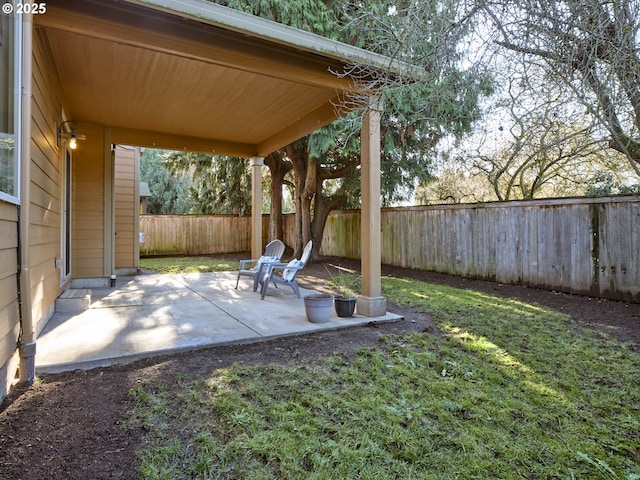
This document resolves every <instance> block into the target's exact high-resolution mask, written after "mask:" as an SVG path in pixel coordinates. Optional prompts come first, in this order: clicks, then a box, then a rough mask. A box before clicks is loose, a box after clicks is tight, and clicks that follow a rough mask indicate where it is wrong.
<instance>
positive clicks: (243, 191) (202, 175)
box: [164, 152, 251, 215]
mask: <svg viewBox="0 0 640 480" xmlns="http://www.w3.org/2000/svg"><path fill="white" fill-rule="evenodd" d="M164 158H165V161H166V165H167V167H168V168H169V171H170V172H171V173H172V174H174V175H185V174H190V175H191V188H190V189H189V193H190V197H191V200H192V203H193V213H199V214H205V215H214V214H217V215H224V214H236V215H246V214H249V213H251V174H250V172H249V162H248V160H247V159H244V158H237V157H221V156H218V155H209V154H204V153H194V152H169V153H167V154H165V156H164Z"/></svg>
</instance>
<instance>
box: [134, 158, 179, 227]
mask: <svg viewBox="0 0 640 480" xmlns="http://www.w3.org/2000/svg"><path fill="white" fill-rule="evenodd" d="M167 153H168V152H166V151H164V150H157V149H153V148H146V149H144V151H143V152H142V155H141V156H140V179H141V180H142V181H143V182H147V184H148V185H149V190H150V191H151V194H152V197H151V198H149V199H147V212H148V213H151V214H156V215H158V214H184V213H189V211H190V210H191V201H190V199H189V187H190V182H189V179H188V177H187V176H186V175H183V174H178V175H173V174H171V172H169V170H168V169H167V164H166V162H165V158H164V155H166V154H167Z"/></svg>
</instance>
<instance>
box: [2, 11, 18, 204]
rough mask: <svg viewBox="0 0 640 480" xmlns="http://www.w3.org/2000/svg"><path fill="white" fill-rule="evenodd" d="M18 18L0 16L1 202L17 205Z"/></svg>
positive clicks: (5, 15) (11, 15)
mask: <svg viewBox="0 0 640 480" xmlns="http://www.w3.org/2000/svg"><path fill="white" fill-rule="evenodd" d="M21 41H22V36H21V23H20V17H19V16H18V15H13V14H10V15H7V14H2V15H0V199H2V200H6V201H9V202H12V203H18V201H19V190H18V187H19V184H20V175H19V172H20V169H19V159H20V84H21V82H20V73H21V63H20V58H21V56H20V47H21Z"/></svg>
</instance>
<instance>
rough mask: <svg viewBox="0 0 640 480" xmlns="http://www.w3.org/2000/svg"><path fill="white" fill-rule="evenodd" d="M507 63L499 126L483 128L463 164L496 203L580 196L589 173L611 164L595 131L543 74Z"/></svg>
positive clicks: (573, 104)
mask: <svg viewBox="0 0 640 480" xmlns="http://www.w3.org/2000/svg"><path fill="white" fill-rule="evenodd" d="M509 58H511V59H512V61H511V62H509V66H506V67H505V70H507V71H503V72H502V73H501V75H502V76H503V77H504V88H503V96H504V98H502V100H500V101H499V102H498V106H500V107H501V108H500V113H501V117H500V119H499V120H500V121H499V123H493V122H491V121H488V122H487V123H485V129H484V131H483V132H482V134H483V138H481V141H480V142H479V143H478V145H477V147H476V148H475V149H474V150H471V152H470V154H469V155H467V156H466V158H464V159H463V161H464V162H465V163H467V165H469V164H470V165H471V167H470V168H469V170H470V172H471V173H472V174H480V175H483V176H485V177H486V178H487V180H488V181H489V182H490V183H491V185H492V187H493V189H494V192H495V195H496V199H497V200H501V201H502V200H512V199H533V198H539V197H541V196H562V195H564V194H566V193H568V194H578V192H582V191H583V190H584V184H585V183H586V182H587V180H588V178H589V176H590V175H591V174H592V173H593V172H594V170H596V169H599V168H601V169H606V168H607V167H608V166H609V164H610V163H611V161H610V159H609V155H608V154H607V152H606V149H607V146H606V142H603V141H602V140H600V139H599V138H598V135H597V132H598V128H597V125H594V124H589V123H588V122H589V120H590V118H589V117H588V116H585V115H584V114H583V113H582V112H581V111H580V108H579V105H576V104H575V103H573V102H571V101H570V100H569V101H568V100H567V99H566V98H565V97H564V96H563V94H562V92H561V91H558V89H557V88H555V87H554V85H553V84H551V85H550V84H548V83H546V82H545V81H544V75H543V74H541V75H539V76H536V75H533V74H532V71H533V70H536V66H531V65H524V64H523V65H518V64H517V60H514V59H513V56H510V57H509ZM505 64H506V62H505ZM514 66H515V67H516V68H514ZM518 66H519V67H521V68H517V67H518ZM523 72H524V73H523ZM541 73H542V72H541ZM505 127H506V128H505ZM490 130H493V132H491V131H490ZM492 137H493V138H492ZM492 142H493V148H492V147H491V145H490V144H491V143H492ZM487 147H488V148H487Z"/></svg>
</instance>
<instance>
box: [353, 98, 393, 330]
mask: <svg viewBox="0 0 640 480" xmlns="http://www.w3.org/2000/svg"><path fill="white" fill-rule="evenodd" d="M381 109H382V105H381V103H380V101H379V99H377V98H376V99H372V102H371V106H370V108H369V110H368V111H367V112H366V113H365V115H364V118H363V121H362V130H361V131H360V149H361V156H362V158H361V175H362V176H361V184H362V185H361V186H362V219H361V235H362V239H361V242H362V245H361V251H362V257H361V260H360V261H361V268H362V295H360V296H359V297H358V299H357V301H356V305H357V309H358V313H359V314H360V315H364V316H367V317H378V316H381V315H384V314H386V313H387V302H386V300H385V299H384V297H382V286H381V255H380V247H381V240H382V239H381V237H382V234H381V230H380V207H381V201H380V111H381Z"/></svg>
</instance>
